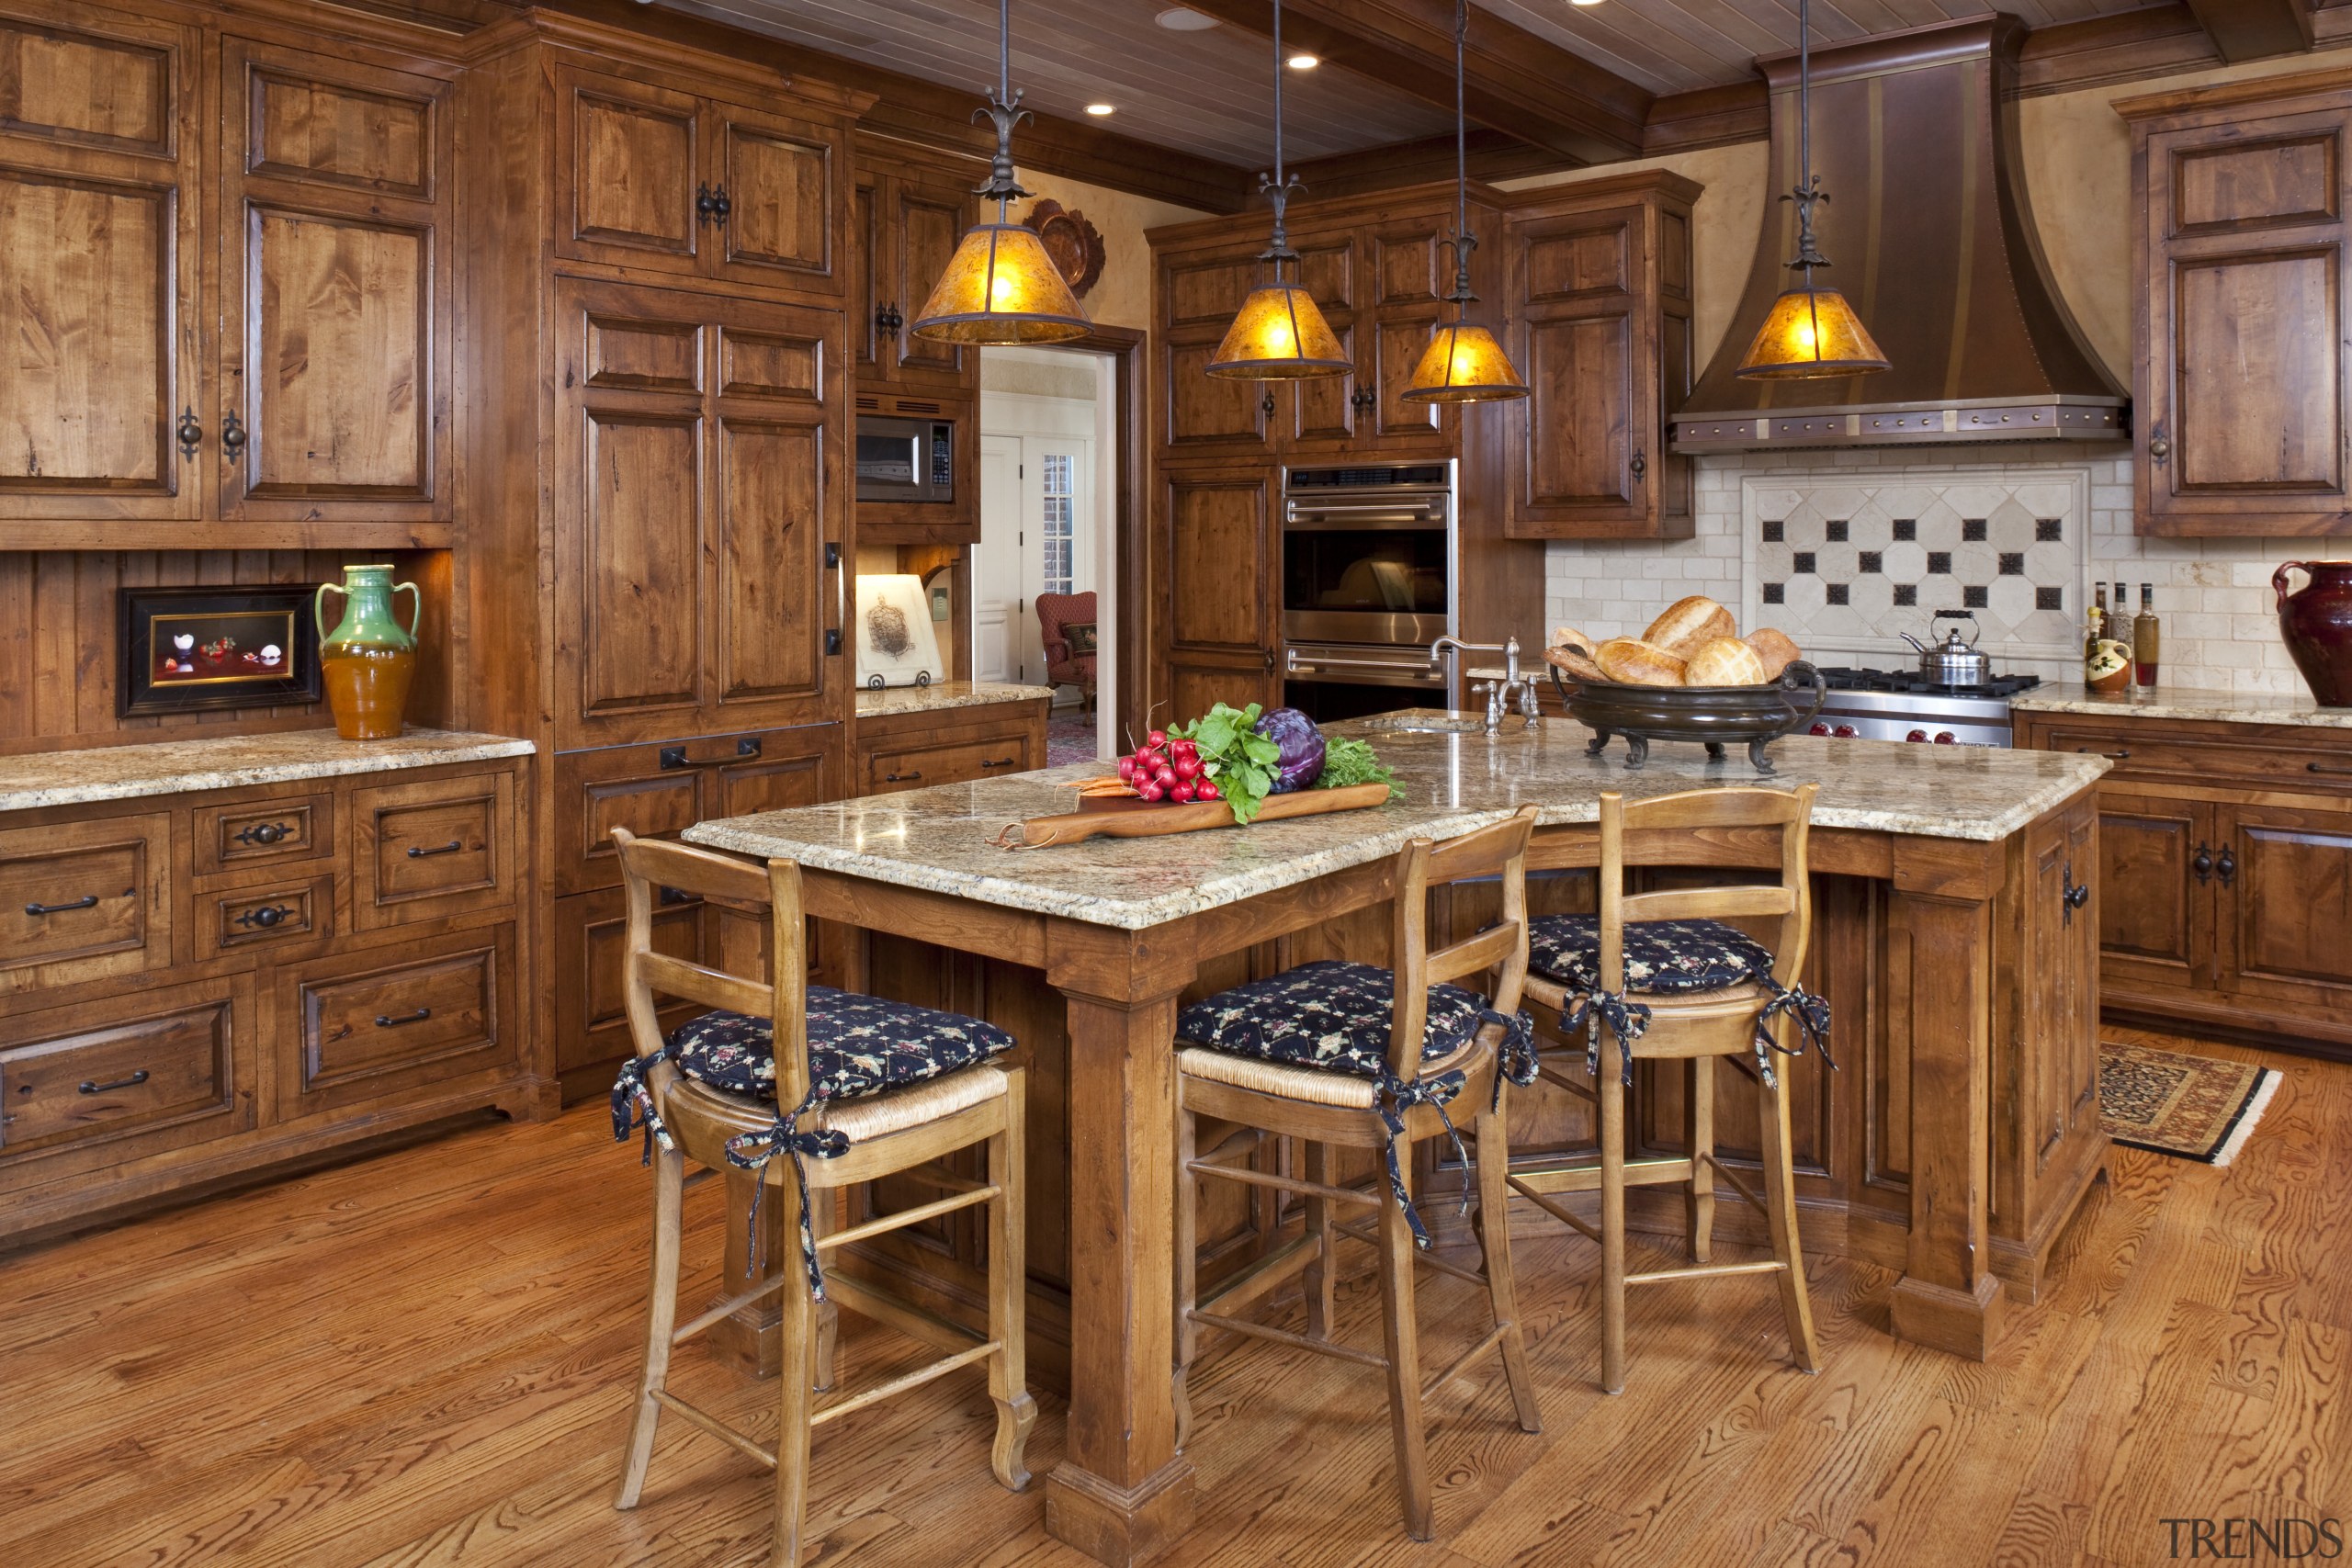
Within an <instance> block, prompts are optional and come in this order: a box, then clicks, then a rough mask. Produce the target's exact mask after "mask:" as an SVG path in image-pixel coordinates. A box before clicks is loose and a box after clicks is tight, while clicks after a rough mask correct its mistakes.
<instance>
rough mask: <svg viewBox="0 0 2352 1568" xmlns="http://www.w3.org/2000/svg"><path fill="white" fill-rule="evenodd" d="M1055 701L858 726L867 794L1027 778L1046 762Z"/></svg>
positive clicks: (884, 717)
mask: <svg viewBox="0 0 2352 1568" xmlns="http://www.w3.org/2000/svg"><path fill="white" fill-rule="evenodd" d="M1050 702H1051V699H1049V698H1047V697H1045V696H1042V695H1041V696H1039V697H1038V698H1036V699H1035V701H1033V702H1018V703H989V704H984V705H978V706H973V707H956V708H937V709H930V710H925V711H922V712H917V713H895V714H881V715H876V716H872V717H866V718H860V719H859V720H858V721H857V759H856V762H855V765H854V773H855V775H856V780H857V790H858V793H859V794H861V795H890V794H894V793H896V792H897V791H899V790H905V789H928V788H930V787H931V786H932V785H933V784H971V783H973V782H975V781H976V780H979V779H992V778H1001V777H1003V776H1005V775H1006V774H1009V773H1027V772H1028V771H1029V770H1030V769H1032V768H1042V767H1044V766H1045V765H1046V709H1047V707H1048V706H1049V705H1050Z"/></svg>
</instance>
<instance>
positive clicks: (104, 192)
mask: <svg viewBox="0 0 2352 1568" xmlns="http://www.w3.org/2000/svg"><path fill="white" fill-rule="evenodd" d="M178 202H179V197H178V193H177V192H176V191H175V189H173V188H172V187H171V186H153V185H151V186H141V185H129V184H115V183H113V182H109V181H97V180H79V179H64V178H51V177H48V176H44V175H38V174H35V173H32V172H30V171H27V170H21V169H17V168H12V167H8V166H6V165H5V164H0V255H5V256H6V258H7V270H8V281H7V287H6V288H5V289H0V342H6V344H8V348H9V353H8V362H7V374H6V376H0V497H5V498H6V499H7V500H8V501H10V502H16V503H17V504H14V505H12V506H11V507H10V512H11V513H12V514H14V515H17V516H26V515H41V514H43V513H44V512H54V511H56V510H58V507H59V502H58V501H54V500H53V501H50V502H46V503H44V502H42V501H40V500H39V499H37V498H41V497H54V498H60V499H61V500H62V498H64V497H69V496H70V497H75V498H88V499H89V500H91V501H96V502H102V503H103V504H104V505H105V506H106V509H107V511H108V512H110V513H113V514H115V515H118V516H139V517H187V516H193V515H195V509H194V503H195V502H196V500H197V486H196V484H195V483H194V482H193V466H192V465H191V464H189V463H188V462H187V461H186V460H184V459H183V457H182V456H181V454H180V453H179V451H178V450H177V449H176V448H175V445H174V442H173V429H174V421H175V419H176V417H177V416H178V414H179V412H180V411H181V410H182V409H183V408H185V407H187V406H188V405H189V404H190V403H192V402H193V401H194V399H193V396H192V394H191V392H190V391H189V389H187V387H186V385H185V378H184V377H183V375H182V372H181V366H180V356H179V355H178V354H177V353H175V346H176V345H175V341H174V337H175V333H174V319H173V318H174V314H175V310H177V309H179V308H180V305H181V303H182V297H181V293H180V285H181V278H180V260H179V242H180V235H179V232H178V230H179V217H178ZM68 509H76V508H75V507H74V505H73V503H68Z"/></svg>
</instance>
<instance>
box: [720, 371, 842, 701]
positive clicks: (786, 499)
mask: <svg viewBox="0 0 2352 1568" xmlns="http://www.w3.org/2000/svg"><path fill="white" fill-rule="evenodd" d="M824 440H825V427H824V426H823V424H822V423H816V422H806V423H800V422H787V421H782V420H763V419H754V418H749V417H741V416H731V415H721V416H720V418H719V421H718V460H717V463H716V464H715V466H714V467H715V474H716V478H717V480H718V493H717V495H716V497H715V498H714V499H715V500H716V502H717V507H716V512H715V514H714V521H715V523H716V537H715V538H714V540H713V544H714V546H715V547H716V548H717V551H718V574H719V582H718V671H717V675H718V682H717V684H718V700H719V702H720V703H722V704H729V703H741V702H747V701H753V700H774V699H778V698H789V697H815V696H817V695H818V694H820V693H821V692H822V690H823V689H824V681H823V671H824V649H823V648H822V647H821V646H820V645H821V642H822V638H823V636H824V627H823V620H824V617H823V615H821V613H820V603H821V600H820V584H821V582H822V581H823V578H824V560H823V551H824V529H825V507H824V497H825V482H824V472H825V455H824Z"/></svg>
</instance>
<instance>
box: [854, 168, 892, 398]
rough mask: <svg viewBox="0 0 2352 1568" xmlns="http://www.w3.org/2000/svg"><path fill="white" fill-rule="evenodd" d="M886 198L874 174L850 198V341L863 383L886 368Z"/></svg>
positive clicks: (857, 372)
mask: <svg viewBox="0 0 2352 1568" xmlns="http://www.w3.org/2000/svg"><path fill="white" fill-rule="evenodd" d="M883 200H884V197H883V193H882V188H881V181H880V179H879V178H878V177H876V176H874V175H867V176H865V177H864V178H862V179H860V180H859V181H858V182H857V189H856V190H855V191H854V193H852V195H851V197H850V207H849V249H850V256H849V266H850V289H849V343H850V353H851V354H852V355H854V364H853V365H852V367H851V369H852V370H853V371H854V373H855V374H856V376H857V377H858V378H859V380H860V382H861V383H863V382H864V381H865V380H866V379H867V378H871V377H873V376H874V375H875V374H876V372H877V371H879V370H880V369H881V367H882V358H881V352H882V344H883V342H884V341H885V340H884V339H883V336H882V333H881V331H880V321H879V318H880V316H881V314H882V307H883V306H884V305H885V304H887V303H888V301H887V300H885V299H883V298H882V294H881V292H880V291H881V290H883V289H885V288H888V286H889V284H888V267H887V264H886V262H885V260H884V257H883V253H884V251H885V250H886V249H887V248H888V241H887V237H886V236H885V234H884V231H883V225H882V218H883Z"/></svg>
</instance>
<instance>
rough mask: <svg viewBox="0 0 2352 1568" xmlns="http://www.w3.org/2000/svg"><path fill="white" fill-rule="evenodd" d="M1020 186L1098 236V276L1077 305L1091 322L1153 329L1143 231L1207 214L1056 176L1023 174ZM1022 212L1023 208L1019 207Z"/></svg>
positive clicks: (1148, 254)
mask: <svg viewBox="0 0 2352 1568" xmlns="http://www.w3.org/2000/svg"><path fill="white" fill-rule="evenodd" d="M1021 183H1022V185H1023V186H1024V187H1025V188H1027V189H1028V190H1030V191H1032V192H1034V193H1035V194H1036V195H1037V196H1038V197H1052V198H1053V199H1054V200H1056V201H1058V202H1060V203H1061V204H1062V205H1063V206H1064V207H1066V208H1070V209H1075V210H1077V211H1080V212H1082V213H1084V214H1086V220H1087V221H1088V222H1090V223H1091V224H1093V225H1094V227H1095V228H1096V229H1097V230H1098V231H1101V233H1102V235H1103V276H1101V277H1099V278H1097V279H1096V280H1095V283H1094V287H1093V288H1091V289H1089V290H1088V291H1087V295H1086V298H1085V299H1081V300H1080V301H1079V303H1080V304H1081V305H1083V306H1085V307H1086V313H1087V314H1088V315H1089V316H1091V317H1092V318H1093V319H1094V321H1095V322H1096V323H1097V324H1098V325H1101V326H1106V327H1132V328H1135V329H1136V331H1138V332H1140V331H1144V330H1147V329H1148V328H1149V326H1150V325H1151V247H1150V246H1149V245H1148V244H1146V243H1144V237H1143V235H1144V231H1145V230H1147V229H1155V228H1158V227H1159V225H1160V224H1162V223H1182V222H1185V221H1187V220H1191V219H1194V218H1205V217H1207V216H1208V214H1206V213H1204V212H1199V211H1196V210H1194V209H1192V208H1189V207H1179V206H1177V205H1176V204H1175V203H1173V202H1168V201H1154V200H1153V199H1152V198H1151V197H1148V196H1129V195H1127V194H1126V193H1125V191H1116V190H1108V189H1105V188H1104V187H1103V186H1091V185H1087V184H1084V183H1082V182H1081V181H1078V180H1069V179H1064V178H1062V177H1061V176H1060V175H1045V174H1039V173H1037V172H1036V171H1035V170H1034V169H1023V171H1022V172H1021ZM1017 210H1018V211H1021V212H1026V211H1027V210H1028V209H1027V208H1020V209H1017Z"/></svg>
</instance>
